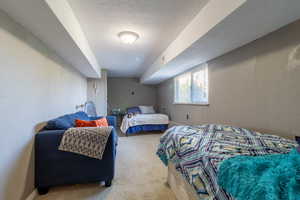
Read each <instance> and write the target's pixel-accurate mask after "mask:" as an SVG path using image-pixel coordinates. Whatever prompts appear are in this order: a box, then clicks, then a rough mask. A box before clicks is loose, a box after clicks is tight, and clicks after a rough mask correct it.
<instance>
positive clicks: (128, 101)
mask: <svg viewBox="0 0 300 200" xmlns="http://www.w3.org/2000/svg"><path fill="white" fill-rule="evenodd" d="M107 87H108V95H107V96H108V103H109V106H110V108H109V109H110V110H111V109H113V108H121V109H123V110H125V109H126V108H128V107H132V106H139V105H153V106H156V99H157V88H156V86H153V85H144V84H141V83H140V82H139V79H137V78H108V86H107ZM132 92H134V94H132Z"/></svg>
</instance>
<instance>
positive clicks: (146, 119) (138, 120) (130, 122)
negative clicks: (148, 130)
mask: <svg viewBox="0 0 300 200" xmlns="http://www.w3.org/2000/svg"><path fill="white" fill-rule="evenodd" d="M168 124H169V117H168V116H167V115H164V114H136V115H132V116H131V117H128V115H126V116H124V118H123V121H122V124H121V131H122V132H123V133H128V130H129V129H130V128H131V127H136V126H144V125H168Z"/></svg>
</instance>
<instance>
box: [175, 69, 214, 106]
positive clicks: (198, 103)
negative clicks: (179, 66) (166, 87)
mask: <svg viewBox="0 0 300 200" xmlns="http://www.w3.org/2000/svg"><path fill="white" fill-rule="evenodd" d="M203 68H205V70H206V73H207V102H192V96H193V94H192V91H193V87H194V84H192V83H193V74H194V73H196V72H198V71H200V70H201V69H203ZM187 74H190V76H191V78H190V81H191V83H190V84H191V88H190V90H191V94H190V95H191V97H190V99H191V101H190V102H176V95H177V94H176V93H177V91H176V90H177V79H178V78H180V77H182V76H185V75H187ZM173 104H178V105H181V104H182V105H201V106H208V105H209V74H208V65H207V64H203V65H201V66H199V67H196V68H195V69H193V70H191V71H189V72H186V73H183V74H181V75H179V76H177V77H175V78H174V98H173Z"/></svg>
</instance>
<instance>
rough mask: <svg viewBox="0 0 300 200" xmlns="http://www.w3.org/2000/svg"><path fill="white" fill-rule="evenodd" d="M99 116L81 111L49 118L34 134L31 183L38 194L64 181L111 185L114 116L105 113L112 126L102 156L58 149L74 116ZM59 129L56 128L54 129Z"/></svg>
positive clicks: (113, 161) (112, 174)
mask: <svg viewBox="0 0 300 200" xmlns="http://www.w3.org/2000/svg"><path fill="white" fill-rule="evenodd" d="M99 118H101V117H88V116H87V115H86V114H85V113H84V112H78V113H74V114H70V115H64V116H62V117H59V118H56V119H54V120H50V121H49V123H48V124H47V125H46V127H45V128H44V129H43V130H42V131H41V132H39V133H38V134H37V135H36V137H35V186H36V187H37V189H38V191H39V193H40V194H43V193H47V191H48V189H49V187H51V186H57V185H65V184H80V183H89V182H100V181H105V185H106V186H110V185H111V181H112V179H113V178H114V171H115V157H116V146H117V140H118V136H117V133H116V129H115V127H116V118H115V117H114V116H107V117H106V118H107V120H108V123H109V125H110V126H113V127H114V128H113V130H112V133H111V134H110V136H109V138H108V141H107V144H106V148H105V151H104V154H103V158H102V160H97V159H93V158H89V157H86V156H82V155H78V154H74V153H70V152H63V151H59V150H58V146H59V144H60V141H61V138H62V136H63V133H64V132H65V130H66V129H67V128H70V127H69V126H70V125H71V127H73V126H74V120H75V119H82V120H87V119H88V120H95V119H99ZM54 129H60V130H54Z"/></svg>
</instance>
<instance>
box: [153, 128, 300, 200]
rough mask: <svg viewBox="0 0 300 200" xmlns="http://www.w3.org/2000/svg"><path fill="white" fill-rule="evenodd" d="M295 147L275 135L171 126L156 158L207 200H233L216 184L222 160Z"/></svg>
mask: <svg viewBox="0 0 300 200" xmlns="http://www.w3.org/2000/svg"><path fill="white" fill-rule="evenodd" d="M296 145H297V144H296V142H295V141H292V140H288V139H284V138H281V137H279V136H274V135H265V134H260V133H258V132H254V131H250V130H247V129H243V128H237V127H232V126H224V125H215V124H208V125H201V126H175V127H172V128H170V129H168V130H167V131H166V132H165V133H164V135H163V136H162V137H161V139H160V145H159V147H158V151H157V155H158V156H159V157H160V159H161V160H162V161H163V163H164V164H165V165H168V162H172V163H173V164H174V165H175V167H176V169H177V170H178V171H179V172H180V173H181V174H182V175H183V177H185V179H186V180H187V181H188V182H189V183H190V184H191V185H192V186H193V188H194V189H195V190H196V192H197V193H198V194H199V195H200V194H203V193H207V194H208V195H209V199H210V200H233V198H232V196H231V195H229V194H228V193H226V192H225V191H224V190H223V189H222V188H221V187H219V185H218V182H217V173H218V167H219V165H220V163H222V161H224V160H226V159H229V158H232V157H235V156H238V155H248V156H259V155H267V154H285V153H288V152H290V151H291V149H292V148H294V147H295V146H296ZM203 185H204V186H205V188H203Z"/></svg>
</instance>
